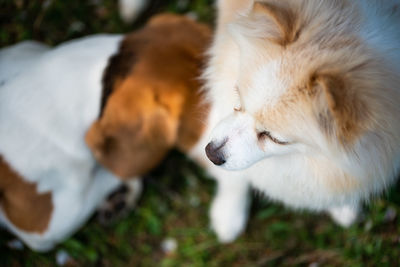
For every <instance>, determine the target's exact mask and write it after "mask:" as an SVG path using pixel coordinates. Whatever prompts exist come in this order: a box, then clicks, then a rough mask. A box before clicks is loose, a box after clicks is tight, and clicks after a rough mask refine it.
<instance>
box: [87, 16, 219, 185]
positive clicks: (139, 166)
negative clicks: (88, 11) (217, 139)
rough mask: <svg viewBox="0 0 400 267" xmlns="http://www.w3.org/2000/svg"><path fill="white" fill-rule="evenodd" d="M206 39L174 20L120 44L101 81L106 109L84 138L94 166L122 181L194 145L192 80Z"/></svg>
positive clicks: (200, 105) (198, 97)
mask: <svg viewBox="0 0 400 267" xmlns="http://www.w3.org/2000/svg"><path fill="white" fill-rule="evenodd" d="M210 37H211V32H210V30H209V28H208V27H206V26H204V25H201V24H198V23H195V22H193V21H191V20H189V19H187V18H184V17H181V16H176V15H161V16H157V17H155V18H154V19H152V20H151V21H150V22H149V24H148V25H147V26H146V27H145V28H143V29H142V30H140V31H138V32H136V33H133V34H130V35H127V36H126V38H125V39H124V40H123V42H122V44H121V46H120V50H119V52H118V53H117V54H116V55H115V56H114V57H113V59H112V60H110V62H109V66H108V67H107V69H106V72H105V74H104V77H105V78H104V81H105V86H107V88H106V87H105V90H106V92H105V94H108V100H107V104H104V111H103V113H102V115H101V117H100V118H99V120H98V121H97V122H95V123H94V124H93V125H92V127H91V128H90V130H89V131H88V133H87V135H86V142H87V144H88V146H89V147H90V148H91V149H92V151H93V154H94V155H95V157H96V159H97V160H98V161H99V162H100V163H101V164H103V165H104V166H106V167H107V168H109V169H110V170H111V171H113V172H114V173H115V174H117V175H118V176H120V177H121V178H130V177H133V176H137V175H141V174H143V173H145V172H147V171H149V170H150V169H151V168H153V167H155V166H156V165H157V164H158V163H159V162H160V161H161V160H162V158H163V157H164V156H165V154H166V153H167V152H168V151H169V150H170V149H171V148H173V147H174V146H176V147H177V148H179V149H181V150H183V151H187V150H189V149H190V148H191V147H192V146H193V145H194V144H195V143H196V142H197V140H198V139H199V138H200V136H201V134H202V132H203V129H204V126H205V125H204V122H203V118H205V117H206V116H207V112H208V104H207V103H205V102H203V99H204V96H203V93H202V92H201V90H200V87H201V83H200V81H199V79H198V77H199V76H200V71H201V68H202V64H203V59H204V57H203V54H204V51H205V50H206V47H207V46H208V43H209V41H210ZM124 55H130V56H127V57H126V58H125V57H124ZM114 65H115V66H114Z"/></svg>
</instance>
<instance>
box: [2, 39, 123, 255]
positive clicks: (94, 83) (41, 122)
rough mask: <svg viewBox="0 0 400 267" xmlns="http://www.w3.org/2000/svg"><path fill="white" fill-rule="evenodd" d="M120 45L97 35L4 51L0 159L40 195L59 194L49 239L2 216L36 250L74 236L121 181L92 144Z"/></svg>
mask: <svg viewBox="0 0 400 267" xmlns="http://www.w3.org/2000/svg"><path fill="white" fill-rule="evenodd" d="M120 40H121V36H120V35H97V36H92V37H87V38H82V39H78V40H73V41H70V42H68V43H65V44H62V45H60V46H58V47H56V48H54V49H49V48H47V47H45V46H42V45H40V44H37V43H22V44H19V45H16V46H13V47H9V48H5V49H3V50H1V51H0V66H2V68H1V71H0V77H1V78H2V79H3V81H4V82H3V84H2V85H0V154H1V155H2V156H3V157H4V159H5V160H6V162H7V163H9V164H10V165H11V166H12V168H13V169H15V170H17V171H18V172H19V174H21V175H22V176H23V177H24V178H25V179H27V180H28V181H31V182H36V183H37V185H38V191H39V192H51V193H52V202H53V206H54V209H53V213H52V215H51V221H50V223H49V227H48V229H47V230H46V231H45V232H44V233H43V234H31V233H26V232H23V231H21V230H19V229H17V228H15V227H14V226H13V225H12V224H10V223H9V222H8V220H7V219H6V218H5V217H4V216H3V214H1V212H0V215H1V216H0V217H1V218H0V220H1V221H2V222H3V223H5V224H6V225H7V226H8V227H9V229H10V230H11V231H13V232H14V233H15V234H16V235H17V236H18V237H20V238H21V239H22V240H23V241H24V242H26V243H27V244H28V245H29V246H30V247H31V248H33V249H35V250H39V251H44V250H48V249H51V248H52V247H53V246H54V245H55V244H56V243H57V242H59V241H61V240H63V239H65V238H66V237H67V236H68V235H70V234H72V233H73V232H74V231H75V230H76V229H78V227H79V226H81V225H82V224H83V223H84V222H85V220H87V218H88V217H89V216H90V215H91V214H92V213H93V211H94V210H95V209H96V207H97V206H98V205H99V204H100V202H101V201H103V200H104V199H105V197H106V195H107V194H109V193H110V192H111V191H112V190H114V189H115V188H116V187H117V186H118V185H119V184H120V180H119V179H117V178H116V177H115V176H114V175H112V174H111V173H109V172H108V171H106V170H105V169H103V168H102V167H100V166H99V165H98V164H97V163H96V161H95V159H94V158H93V156H92V154H91V152H90V150H89V149H88V147H87V146H86V144H85V140H84V137H85V133H86V131H87V130H88V128H89V126H90V125H91V124H92V123H93V122H94V121H95V120H96V118H97V117H98V115H99V109H100V98H101V94H102V85H101V78H102V74H103V70H104V68H105V67H106V64H107V62H108V58H109V57H110V56H111V55H112V54H114V53H115V52H116V51H117V48H118V44H119V42H120ZM3 66H7V67H6V68H3ZM32 212H34V211H32Z"/></svg>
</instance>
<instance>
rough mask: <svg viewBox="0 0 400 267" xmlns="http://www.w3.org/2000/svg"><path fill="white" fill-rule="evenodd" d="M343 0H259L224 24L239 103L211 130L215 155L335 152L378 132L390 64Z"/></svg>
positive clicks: (229, 165)
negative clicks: (233, 48)
mask: <svg viewBox="0 0 400 267" xmlns="http://www.w3.org/2000/svg"><path fill="white" fill-rule="evenodd" d="M288 2H290V4H288ZM346 5H347V6H346ZM348 5H352V3H350V2H349V1H321V3H320V4H318V5H316V4H315V2H314V1H262V2H261V1H260V2H258V1H256V2H255V3H253V7H252V8H251V9H250V11H248V12H247V13H246V14H243V13H242V14H241V15H240V16H239V17H238V18H237V19H236V20H235V21H234V22H233V23H231V24H230V25H227V27H229V32H230V34H231V35H232V37H233V40H234V41H235V43H236V44H237V47H238V48H239V49H238V51H240V53H239V55H232V56H236V57H239V58H240V60H239V69H238V77H235V80H236V88H232V92H235V94H237V98H238V103H239V104H238V105H237V106H236V107H232V114H231V115H229V116H228V117H226V118H225V119H223V120H222V121H220V122H219V124H218V125H217V126H216V128H215V129H214V131H213V133H212V137H211V141H210V143H209V144H208V145H207V147H206V153H207V156H208V158H209V159H210V160H211V161H212V162H213V163H215V164H216V165H220V166H221V167H223V168H226V169H230V170H238V169H244V168H247V167H249V166H251V165H252V164H254V163H255V162H257V161H259V160H262V159H264V158H267V157H272V156H285V155H288V154H293V153H299V152H300V153H313V152H315V151H319V152H322V153H324V154H326V153H331V154H335V153H336V152H337V151H339V153H336V154H340V151H350V150H352V149H353V147H354V146H355V145H356V144H357V142H358V141H359V140H360V139H361V138H362V137H363V136H366V135H368V134H370V135H372V134H373V133H374V132H376V129H377V127H379V126H377V125H378V124H379V123H382V122H383V120H382V119H381V118H380V117H378V116H376V114H378V115H379V114H380V115H379V116H384V115H383V112H380V111H382V110H384V109H385V108H388V107H384V105H383V104H382V103H384V101H382V94H381V93H379V92H382V90H386V92H388V90H390V89H388V88H385V89H383V88H384V87H385V86H386V87H387V86H390V85H388V79H387V77H388V76H387V75H386V74H385V71H387V70H384V68H381V67H378V66H379V64H380V63H379V60H376V58H374V54H373V53H371V50H370V48H369V47H367V46H366V45H365V42H363V40H362V39H361V37H360V35H359V29H358V28H357V27H358V26H357V25H360V18H359V17H357V16H354V15H353V16H350V14H347V13H346V12H347V11H346V10H349V12H350V11H351V10H352V8H351V7H348ZM214 56H215V55H214ZM221 64H223V63H221ZM379 88H382V90H380V89H379ZM386 118H388V117H386ZM384 120H386V119H384ZM355 154H356V153H355Z"/></svg>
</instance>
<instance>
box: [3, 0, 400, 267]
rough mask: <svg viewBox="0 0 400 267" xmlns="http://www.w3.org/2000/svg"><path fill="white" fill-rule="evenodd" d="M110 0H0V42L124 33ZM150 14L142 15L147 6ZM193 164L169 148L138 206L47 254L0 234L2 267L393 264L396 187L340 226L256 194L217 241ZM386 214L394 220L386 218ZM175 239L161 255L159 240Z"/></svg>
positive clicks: (176, 6) (204, 3)
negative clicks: (241, 223) (243, 223)
mask: <svg viewBox="0 0 400 267" xmlns="http://www.w3.org/2000/svg"><path fill="white" fill-rule="evenodd" d="M115 2H116V1H112V0H91V1H79V0H68V1H61V0H53V1H51V0H50V1H49V0H37V1H26V0H0V24H1V27H0V42H1V46H6V45H9V44H13V43H16V42H18V41H21V40H25V39H36V40H39V41H43V42H45V43H47V44H51V45H55V44H58V43H61V42H63V41H66V40H70V39H72V38H77V37H80V36H84V35H87V34H93V33H97V32H117V33H121V32H128V31H130V30H132V29H135V28H136V27H139V26H140V25H141V24H142V23H143V21H144V20H145V19H144V18H142V19H141V20H140V22H139V23H136V24H135V25H125V24H124V23H123V22H122V21H121V20H120V19H119V17H118V13H117V9H116V3H115ZM211 2H212V1H208V0H193V1H184V0H180V1H158V9H163V10H168V11H171V12H176V13H187V12H191V14H195V15H196V16H197V17H198V18H199V19H200V20H202V21H205V22H208V23H210V24H211V22H212V20H213V17H214V15H213V9H212V7H211ZM154 11H155V10H153V11H149V12H147V13H146V14H147V15H149V14H150V13H152V12H154ZM209 178H210V177H207V176H206V175H205V174H204V172H203V171H202V170H201V169H199V168H198V167H197V166H196V165H195V164H193V163H192V162H190V161H189V160H188V159H186V158H185V157H184V156H183V155H181V154H179V153H177V152H174V153H172V154H171V155H170V156H169V157H168V158H167V160H166V161H165V162H164V163H163V164H162V166H160V167H159V168H158V169H157V170H155V171H153V172H152V173H151V174H150V175H149V177H147V179H146V180H145V181H146V186H145V191H144V193H143V197H142V198H141V200H140V202H139V205H138V207H137V209H136V210H135V211H134V212H132V213H131V214H130V215H129V216H128V217H127V218H125V219H122V220H119V221H117V222H115V223H114V224H112V225H110V226H107V227H105V226H101V225H99V224H98V223H97V221H96V220H95V218H93V219H91V220H90V221H89V222H88V223H87V224H86V225H85V226H84V227H83V228H82V229H81V230H80V231H79V232H78V233H76V234H75V235H74V236H72V237H71V238H69V239H68V240H66V241H65V242H63V243H62V244H60V245H59V246H58V247H57V248H56V249H55V250H54V251H52V252H50V253H44V254H40V253H35V252H33V251H31V250H29V249H28V248H26V247H25V248H24V249H23V250H16V249H11V248H10V247H9V246H8V245H7V243H8V242H9V241H10V240H12V239H14V237H13V236H11V235H10V234H8V233H7V232H5V231H3V232H0V260H1V265H2V266H54V265H55V264H56V255H57V253H60V251H65V252H67V253H68V254H69V255H70V256H71V259H70V260H69V261H68V265H69V266H127V265H128V266H165V267H168V266H210V267H212V266H277V265H279V266H293V265H294V266H308V265H310V264H312V263H318V264H320V265H323V266H399V264H400V260H399V259H400V218H399V216H398V215H397V214H400V190H399V186H397V188H396V187H395V188H394V189H392V190H391V191H390V192H388V193H387V194H386V195H385V196H383V197H382V198H381V199H376V200H374V201H372V202H371V203H370V205H368V206H367V207H366V209H365V216H364V217H365V218H364V219H363V220H362V221H361V222H360V223H358V224H356V225H354V226H352V227H351V228H349V229H342V228H340V227H338V226H336V225H335V224H333V223H332V222H331V220H330V219H329V218H328V217H327V216H325V215H315V214H310V213H306V212H293V211H291V210H289V209H287V208H284V207H282V206H281V205H278V204H273V203H270V202H268V201H267V200H265V199H263V198H261V197H259V196H254V201H253V205H252V210H251V219H250V221H249V225H248V227H247V230H246V232H245V233H244V234H243V235H242V236H241V237H240V238H239V239H238V240H237V241H236V242H234V243H232V244H229V245H221V244H218V242H217V240H216V238H215V236H214V234H213V233H212V231H211V230H210V229H209V227H208V225H209V222H208V208H209V204H210V201H211V199H212V196H213V193H214V190H215V184H214V182H213V181H212V179H209ZM393 215H394V216H393ZM167 238H172V239H174V240H176V242H177V244H178V248H177V250H176V251H175V252H173V253H165V252H164V251H163V250H162V248H161V244H162V243H163V241H164V240H165V239H167Z"/></svg>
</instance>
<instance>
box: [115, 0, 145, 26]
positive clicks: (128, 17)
mask: <svg viewBox="0 0 400 267" xmlns="http://www.w3.org/2000/svg"><path fill="white" fill-rule="evenodd" d="M148 2H149V0H119V14H120V16H121V18H122V19H123V20H124V21H125V22H126V23H129V22H132V21H134V20H135V19H136V17H137V16H138V15H139V14H140V12H141V11H143V9H144V8H145V7H146V6H147V4H148Z"/></svg>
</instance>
